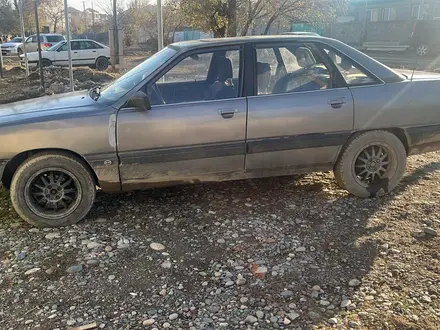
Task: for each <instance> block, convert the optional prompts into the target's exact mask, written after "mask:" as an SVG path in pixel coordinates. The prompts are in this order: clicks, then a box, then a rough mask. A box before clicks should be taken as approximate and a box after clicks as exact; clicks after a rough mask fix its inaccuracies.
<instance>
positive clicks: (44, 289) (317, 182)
mask: <svg viewBox="0 0 440 330" xmlns="http://www.w3.org/2000/svg"><path fill="white" fill-rule="evenodd" d="M439 183H440V153H431V154H427V155H423V156H415V157H411V158H410V159H409V163H408V169H407V174H406V177H405V179H404V181H403V183H402V184H401V185H400V186H399V188H398V189H397V190H396V191H395V192H394V193H392V194H390V195H389V196H387V197H384V198H371V199H359V198H355V197H352V196H349V195H348V194H347V193H346V192H345V191H344V190H341V189H339V188H338V187H337V186H336V184H335V182H334V180H333V177H332V175H331V174H330V173H317V174H313V175H307V176H305V177H301V178H296V180H295V179H294V178H292V177H284V178H272V179H264V180H251V181H238V182H227V183H221V184H207V185H193V186H180V187H172V188H167V189H155V190H149V191H144V192H136V193H126V194H121V195H105V194H100V195H99V196H98V200H97V203H96V205H95V207H94V209H93V211H92V213H91V214H90V215H89V216H88V218H87V219H86V220H85V221H83V222H81V223H80V224H79V225H77V226H73V227H69V228H61V229H48V230H46V229H44V230H42V229H36V228H31V227H29V226H28V225H26V224H25V223H24V222H22V221H20V220H19V219H18V218H17V216H16V215H15V213H13V211H11V205H10V203H9V201H8V199H7V193H6V192H0V195H1V197H0V216H1V220H2V221H1V222H0V329H13V330H16V329H20V330H21V329H34V328H38V329H44V330H46V329H69V328H75V327H79V326H81V325H88V326H89V327H84V328H82V329H88V328H96V329H99V328H104V329H155V328H156V329H165V328H170V329H278V328H280V329H311V328H314V326H315V327H316V328H320V329H328V328H332V327H335V328H338V329H346V328H357V329H399V330H401V329H439V328H440V299H439V298H440V286H439V284H440V264H439V259H440V249H439V247H440V244H439V242H440V241H439V238H438V237H436V230H437V228H438V227H439V226H440V222H439V215H440V204H439V201H440V191H439ZM79 329H81V328H79Z"/></svg>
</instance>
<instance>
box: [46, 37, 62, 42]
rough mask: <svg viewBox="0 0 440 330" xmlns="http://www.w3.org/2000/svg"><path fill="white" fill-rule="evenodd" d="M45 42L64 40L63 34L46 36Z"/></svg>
mask: <svg viewBox="0 0 440 330" xmlns="http://www.w3.org/2000/svg"><path fill="white" fill-rule="evenodd" d="M46 38H47V42H60V41H61V40H64V37H63V36H47V37H46Z"/></svg>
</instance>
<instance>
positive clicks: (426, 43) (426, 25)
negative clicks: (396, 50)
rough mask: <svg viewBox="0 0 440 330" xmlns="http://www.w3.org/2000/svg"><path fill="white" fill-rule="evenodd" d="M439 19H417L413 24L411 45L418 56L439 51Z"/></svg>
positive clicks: (434, 53)
mask: <svg viewBox="0 0 440 330" xmlns="http://www.w3.org/2000/svg"><path fill="white" fill-rule="evenodd" d="M439 30H440V19H433V20H418V21H416V23H415V25H414V32H413V34H412V38H411V47H412V48H413V49H414V50H415V52H416V54H417V55H418V56H428V55H436V54H437V55H438V54H439V53H440V34H439V33H437V31H439Z"/></svg>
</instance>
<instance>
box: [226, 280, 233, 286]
mask: <svg viewBox="0 0 440 330" xmlns="http://www.w3.org/2000/svg"><path fill="white" fill-rule="evenodd" d="M233 285H234V282H233V281H227V282H226V283H225V286H233Z"/></svg>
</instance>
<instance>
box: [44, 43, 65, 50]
mask: <svg viewBox="0 0 440 330" xmlns="http://www.w3.org/2000/svg"><path fill="white" fill-rule="evenodd" d="M64 43H65V41H60V42H58V43H56V44H55V45H53V46H52V47H49V48H48V49H46V50H47V51H50V52H53V51H55V50H57V49H58V47H59V46H61V44H64Z"/></svg>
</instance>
